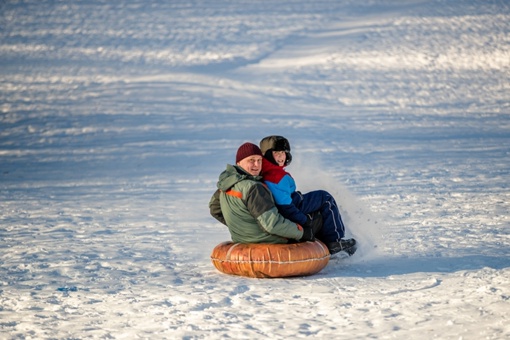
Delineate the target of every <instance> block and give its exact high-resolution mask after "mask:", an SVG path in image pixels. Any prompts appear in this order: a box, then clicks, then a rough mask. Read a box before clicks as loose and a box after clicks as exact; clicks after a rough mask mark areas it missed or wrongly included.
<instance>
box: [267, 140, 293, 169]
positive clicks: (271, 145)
mask: <svg viewBox="0 0 510 340" xmlns="http://www.w3.org/2000/svg"><path fill="white" fill-rule="evenodd" d="M260 150H261V151H262V154H263V155H264V157H265V158H266V159H267V160H268V161H270V162H271V163H273V164H277V163H276V161H275V160H274V157H273V151H285V156H286V157H285V166H287V165H289V164H290V162H291V161H292V155H291V154H290V143H289V141H288V140H287V138H285V137H282V136H267V137H265V138H263V139H262V140H261V141H260Z"/></svg>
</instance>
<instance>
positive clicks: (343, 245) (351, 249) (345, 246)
mask: <svg viewBox="0 0 510 340" xmlns="http://www.w3.org/2000/svg"><path fill="white" fill-rule="evenodd" d="M327 246H328V249H329V253H330V254H331V255H333V254H336V253H339V252H341V251H343V252H345V253H347V255H349V256H352V255H353V254H354V253H355V252H356V249H357V248H358V246H357V244H356V240H355V239H353V238H350V239H347V240H344V239H340V241H338V242H331V243H328V244H327Z"/></svg>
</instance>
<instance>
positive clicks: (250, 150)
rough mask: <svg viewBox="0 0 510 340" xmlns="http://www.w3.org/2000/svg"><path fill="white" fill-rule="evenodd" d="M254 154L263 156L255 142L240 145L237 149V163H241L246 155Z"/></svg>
mask: <svg viewBox="0 0 510 340" xmlns="http://www.w3.org/2000/svg"><path fill="white" fill-rule="evenodd" d="M253 155H259V156H262V151H260V148H259V147H258V146H256V145H255V144H253V143H244V144H243V145H241V146H240V147H239V149H237V155H236V163H239V162H240V161H242V160H243V159H245V158H246V157H250V156H253Z"/></svg>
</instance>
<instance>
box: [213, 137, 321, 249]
mask: <svg viewBox="0 0 510 340" xmlns="http://www.w3.org/2000/svg"><path fill="white" fill-rule="evenodd" d="M261 170H262V152H261V151H260V148H259V147H258V146H257V145H255V144H252V143H244V144H243V145H241V146H240V147H239V149H238V150H237V154H236V165H230V164H227V168H226V170H225V171H223V172H222V173H221V174H220V176H219V180H218V183H217V187H218V190H216V192H215V193H214V195H213V196H212V198H211V200H210V202H209V209H210V212H211V215H212V216H213V217H214V218H216V219H217V220H218V221H220V222H221V223H223V224H225V225H226V226H227V227H228V229H229V231H230V235H231V237H232V241H233V242H236V243H290V242H296V241H301V242H304V241H313V240H314V237H313V228H312V226H311V225H306V226H304V227H303V226H301V225H299V224H296V223H294V222H291V221H289V220H287V219H285V218H283V217H282V216H281V215H280V214H279V213H278V209H277V208H276V206H275V203H274V200H273V196H272V195H271V192H270V191H269V190H268V189H267V187H266V186H265V185H264V184H263V183H262V177H260V176H259V175H260V172H261Z"/></svg>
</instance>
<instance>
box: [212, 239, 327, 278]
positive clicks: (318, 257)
mask: <svg viewBox="0 0 510 340" xmlns="http://www.w3.org/2000/svg"><path fill="white" fill-rule="evenodd" d="M329 258H330V254H329V250H328V248H327V247H326V245H325V244H324V243H322V242H321V241H318V240H317V241H315V242H303V243H292V244H266V243H264V244H255V243H249V244H243V243H232V242H223V243H220V244H218V245H217V246H216V247H215V248H214V249H213V251H212V254H211V260H212V263H213V264H214V266H215V267H216V269H218V270H219V271H220V272H222V273H225V274H230V275H240V276H247V277H259V278H261V277H288V276H306V275H312V274H316V273H318V272H319V271H321V270H322V269H323V268H324V267H326V265H327V264H328V262H329Z"/></svg>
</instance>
